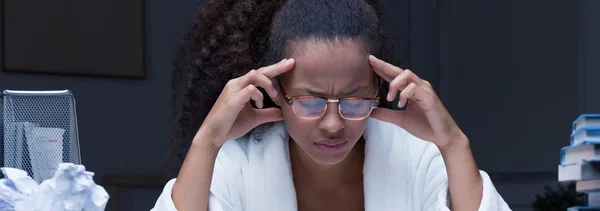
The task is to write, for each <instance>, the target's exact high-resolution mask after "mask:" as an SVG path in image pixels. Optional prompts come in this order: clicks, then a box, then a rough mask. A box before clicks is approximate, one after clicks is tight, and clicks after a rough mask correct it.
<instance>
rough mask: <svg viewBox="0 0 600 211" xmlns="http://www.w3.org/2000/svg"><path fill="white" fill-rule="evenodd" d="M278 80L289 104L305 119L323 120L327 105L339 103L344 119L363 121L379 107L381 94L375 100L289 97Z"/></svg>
mask: <svg viewBox="0 0 600 211" xmlns="http://www.w3.org/2000/svg"><path fill="white" fill-rule="evenodd" d="M276 80H277V83H278V85H279V87H280V88H281V93H282V94H283V96H284V97H285V101H286V102H287V104H288V105H290V106H292V110H294V113H295V114H296V116H298V117H300V118H303V119H318V118H321V117H322V116H323V115H324V114H325V111H327V104H329V103H338V111H339V113H340V116H342V118H344V119H347V120H362V119H365V118H367V117H369V115H371V112H372V111H373V109H374V108H377V106H378V105H379V96H378V95H379V94H376V95H375V97H374V98H365V97H355V96H349V97H342V98H339V99H337V100H334V99H328V98H326V97H318V96H312V95H302V96H289V95H287V94H286V93H285V90H284V89H283V86H282V85H281V81H280V80H279V77H277V79H276Z"/></svg>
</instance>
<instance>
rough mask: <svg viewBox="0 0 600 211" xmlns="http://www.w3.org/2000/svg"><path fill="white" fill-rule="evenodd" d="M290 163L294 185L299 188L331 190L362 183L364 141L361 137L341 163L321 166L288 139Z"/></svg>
mask: <svg viewBox="0 0 600 211" xmlns="http://www.w3.org/2000/svg"><path fill="white" fill-rule="evenodd" d="M290 162H291V164H292V172H293V176H294V183H296V185H297V186H300V187H311V188H316V189H320V190H331V189H336V188H338V187H341V186H344V185H347V184H353V183H356V182H360V183H362V179H363V177H362V176H363V172H362V171H363V163H364V140H363V138H362V137H361V138H360V140H359V141H358V143H356V145H355V146H354V147H353V148H352V149H351V150H350V153H348V156H346V158H345V159H344V160H343V161H342V162H340V163H338V164H335V165H322V164H319V163H317V162H315V161H314V160H313V159H312V158H310V157H309V156H308V155H307V154H306V153H305V152H304V151H303V150H302V149H301V148H300V147H299V146H298V145H297V144H296V142H295V141H294V140H291V139H290Z"/></svg>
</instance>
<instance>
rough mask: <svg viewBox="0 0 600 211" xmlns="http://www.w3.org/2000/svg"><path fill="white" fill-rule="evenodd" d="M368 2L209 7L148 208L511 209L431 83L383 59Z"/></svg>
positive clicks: (299, 0) (224, 1)
mask: <svg viewBox="0 0 600 211" xmlns="http://www.w3.org/2000/svg"><path fill="white" fill-rule="evenodd" d="M376 5H377V2H373V1H363V0H328V1H321V0H288V1H276V0H238V1H234V0H215V1H211V0H209V1H208V2H207V3H206V5H205V6H204V8H203V9H202V11H201V12H200V13H199V15H198V18H197V19H196V20H195V21H194V22H193V24H192V25H191V26H190V28H189V30H188V32H187V34H186V35H185V37H184V39H183V41H182V43H181V48H180V51H179V53H178V56H177V60H176V63H175V64H176V72H175V76H174V78H175V82H174V89H175V90H176V91H178V92H177V94H176V95H175V98H176V101H175V102H176V103H175V105H176V106H177V105H180V106H181V109H179V111H178V112H176V113H177V119H178V121H177V123H176V125H175V134H174V139H173V140H172V142H171V148H170V151H169V155H170V158H171V160H170V163H169V167H171V168H172V169H171V170H172V171H173V172H178V175H177V179H173V180H171V181H169V182H168V183H167V184H166V186H165V188H164V191H163V193H162V194H161V196H160V197H159V199H158V201H157V202H156V205H155V207H154V209H153V210H211V211H214V210H277V211H279V210H449V209H452V210H510V208H508V206H507V205H506V203H505V202H504V201H503V199H502V197H501V196H500V195H499V194H498V193H497V192H496V190H495V188H494V186H493V184H492V182H491V181H490V179H489V177H488V176H487V175H486V173H485V172H483V171H479V170H478V168H477V165H476V163H475V161H474V159H473V156H472V153H471V150H470V146H469V140H468V139H467V137H466V136H465V134H463V133H462V131H461V130H460V128H459V127H458V126H457V125H456V123H455V122H454V120H453V119H452V117H451V116H450V114H449V113H448V112H447V111H446V109H445V108H444V106H443V104H442V103H441V102H440V100H439V98H438V97H437V95H436V93H435V92H434V90H433V89H432V88H431V85H430V84H429V83H428V82H427V81H425V80H422V79H420V78H419V77H418V76H417V75H416V74H414V73H413V72H412V71H410V70H403V69H401V68H399V67H396V66H393V65H391V64H390V63H388V62H386V61H384V60H387V59H389V58H392V57H393V54H390V53H389V49H390V48H387V47H388V46H389V44H388V43H387V42H386V39H385V36H384V33H383V29H382V27H381V25H380V21H379V18H378V14H377V12H376V11H377V10H376ZM379 58H382V59H384V60H382V59H379ZM388 61H389V60H388ZM255 68H256V69H255ZM180 85H181V86H180ZM180 87H183V88H180ZM179 93H182V94H179ZM398 93H400V94H399V95H398ZM396 97H399V102H400V103H399V106H400V107H403V106H404V105H407V106H406V110H405V111H402V112H400V111H394V110H391V109H387V108H383V107H378V105H381V104H383V103H384V101H388V102H391V101H393V100H394V99H395V98H396ZM177 99H183V100H181V101H178V100H177Z"/></svg>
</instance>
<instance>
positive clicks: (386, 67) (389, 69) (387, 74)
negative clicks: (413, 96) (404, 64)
mask: <svg viewBox="0 0 600 211" xmlns="http://www.w3.org/2000/svg"><path fill="white" fill-rule="evenodd" d="M369 63H371V66H373V69H375V70H376V71H377V72H379V73H380V75H381V76H382V77H384V78H392V79H393V78H396V76H398V75H400V73H402V71H403V70H402V69H401V68H399V67H396V66H394V65H392V64H390V63H387V62H385V61H383V60H381V59H378V58H377V57H375V56H373V55H370V56H369Z"/></svg>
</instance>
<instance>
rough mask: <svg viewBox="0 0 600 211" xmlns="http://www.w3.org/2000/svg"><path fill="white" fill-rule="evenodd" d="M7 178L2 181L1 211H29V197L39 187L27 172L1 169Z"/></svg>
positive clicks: (0, 184)
mask: <svg viewBox="0 0 600 211" xmlns="http://www.w3.org/2000/svg"><path fill="white" fill-rule="evenodd" d="M0 170H2V173H3V174H4V176H5V177H6V178H4V179H0V208H2V209H0V210H27V209H26V207H27V204H28V203H29V202H30V200H31V198H30V197H29V196H30V195H31V194H32V193H33V192H34V191H35V190H36V188H37V187H38V184H37V183H36V182H35V180H33V179H31V177H29V176H28V175H27V172H25V171H23V170H20V169H14V168H0Z"/></svg>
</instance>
